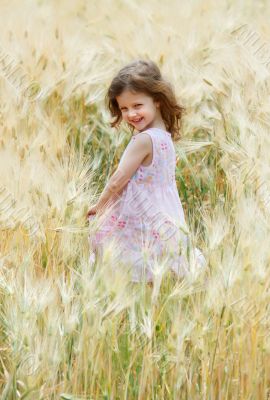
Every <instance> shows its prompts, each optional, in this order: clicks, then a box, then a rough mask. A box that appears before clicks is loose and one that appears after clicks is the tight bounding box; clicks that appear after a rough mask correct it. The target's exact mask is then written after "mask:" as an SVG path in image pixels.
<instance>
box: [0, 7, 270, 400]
mask: <svg viewBox="0 0 270 400" xmlns="http://www.w3.org/2000/svg"><path fill="white" fill-rule="evenodd" d="M269 17H270V3H269V2H268V1H262V0H258V1H256V2H254V1H250V0H246V1H241V0H236V1H229V0H226V1H225V0H220V1H219V2H216V1H211V0H207V1H200V0H197V1H195V0H189V1H187V0H184V1H177V0H171V1H165V2H160V1H158V0H149V1H147V2H143V1H141V0H137V1H135V0H125V1H124V0H110V1H109V0H101V1H95V0H91V1H80V0H76V1H69V0H66V1H63V0H62V1H61V0H60V1H52V0H48V1H41V0H40V1H38V0H36V1H30V0H29V1H26V0H22V1H18V0H15V1H5V0H1V2H0V31H1V35H0V38H1V39H0V176H1V181H0V228H1V230H0V232H1V233H0V234H1V239H0V248H1V252H0V298H1V301H0V303H1V305H0V347H1V355H0V360H1V363H0V388H1V389H0V392H2V398H3V399H58V398H59V399H60V398H62V399H82V398H84V399H86V398H87V399H153V398H155V399H206V398H207V399H222V400H223V399H236V398H237V399H267V398H268V396H269V390H270V380H269V376H270V371H269V365H270V364H269V352H270V339H269V334H268V332H269V318H270V316H269V297H270V294H269V278H270V274H269V263H270V252H269V248H270V246H269V245H270V235H269V209H270V208H269V204H270V184H269V177H270V168H269V167H270V166H269V152H270V143H269V127H270V114H269V106H270V28H269V23H268V22H269ZM137 58H147V59H152V60H153V61H155V62H156V63H157V64H158V65H159V67H160V69H161V72H162V74H163V75H164V76H165V77H166V78H167V79H168V80H170V81H171V82H172V84H173V85H174V88H175V93H176V96H177V98H178V100H179V102H180V103H181V104H182V105H183V106H184V107H185V108H186V111H187V112H186V114H185V116H184V119H183V126H182V131H181V140H180V141H179V142H177V143H175V150H176V154H177V170H176V180H177V188H178V191H179V196H180V199H181V201H182V204H183V207H184V211H185V215H186V218H187V221H188V223H189V225H190V227H191V231H192V235H193V236H194V240H196V243H197V244H198V246H199V247H200V248H201V249H202V252H203V253H204V254H205V257H206V258H207V265H208V268H207V272H206V273H205V274H204V275H203V276H200V277H187V278H185V279H183V280H181V281H175V280H173V279H172V278H171V277H165V276H157V280H156V281H155V283H154V288H153V290H150V289H148V288H145V287H140V288H136V290H134V291H133V290H130V288H129V285H128V281H127V277H126V276H123V275H121V274H117V273H115V272H112V271H111V269H110V268H111V265H113V262H114V261H113V251H112V249H111V248H108V251H107V252H106V254H105V256H104V259H103V260H102V262H101V263H100V265H98V268H97V269H96V270H95V271H94V272H93V271H92V270H91V269H90V267H89V264H88V256H89V247H88V241H87V235H88V233H89V230H90V231H91V227H89V226H88V224H87V222H86V220H85V215H86V212H87V210H88V208H89V207H90V206H91V205H93V204H94V203H95V202H96V200H97V198H98V195H99V193H100V192H101V191H102V189H103V187H104V185H105V184H106V181H107V179H108V178H109V176H110V175H111V174H112V173H113V171H114V170H115V168H116V167H117V165H118V162H119V160H120V157H121V155H122V153H123V151H124V149H125V146H126V145H127V143H128V142H129V140H130V137H131V132H130V131H129V130H128V128H127V127H126V126H125V125H124V124H123V125H122V126H121V128H120V129H119V130H116V129H114V128H110V125H109V122H110V115H109V113H108V110H106V108H105V104H104V96H105V93H106V89H107V88H108V85H109V84H110V82H111V79H112V78H113V76H114V74H115V73H116V72H117V71H118V70H119V69H120V68H121V67H122V66H123V65H124V64H126V63H128V62H130V61H132V60H133V59H137Z"/></svg>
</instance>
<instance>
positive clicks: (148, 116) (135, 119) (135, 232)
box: [87, 60, 206, 282]
mask: <svg viewBox="0 0 270 400" xmlns="http://www.w3.org/2000/svg"><path fill="white" fill-rule="evenodd" d="M106 100H107V102H108V108H109V110H110V112H111V115H112V116H113V117H115V119H114V121H113V122H112V123H111V126H112V127H115V126H118V125H119V124H120V123H121V121H122V120H124V121H125V122H126V123H127V124H128V125H129V126H130V127H131V130H132V134H133V135H132V138H131V140H130V142H129V143H128V145H127V147H126V149H125V151H124V153H123V155H122V157H121V160H120V163H119V166H118V168H117V170H116V172H115V173H114V174H113V175H112V176H111V178H110V179H109V181H108V183H107V184H106V186H105V188H104V190H103V192H102V194H101V196H100V198H99V200H98V202H97V203H96V204H95V205H94V206H93V207H91V208H90V210H89V211H88V213H87V217H88V218H90V217H92V216H95V215H97V216H102V217H103V221H102V223H101V226H100V228H99V229H98V230H97V231H96V233H95V234H94V235H93V237H92V238H90V236H89V242H90V245H91V247H92V249H93V250H94V255H96V254H97V253H99V252H101V253H102V249H103V248H104V246H105V245H106V242H107V240H109V239H112V238H113V239H116V241H117V250H118V251H119V260H120V256H121V257H122V259H123V261H124V263H125V266H126V267H128V266H129V267H131V274H132V278H131V280H132V281H133V282H140V281H142V280H143V279H146V281H147V282H153V278H154V274H157V273H160V272H161V265H165V266H166V267H165V268H170V269H171V270H172V271H174V272H175V273H176V274H177V275H179V276H183V275H185V274H186V273H187V272H188V270H189V269H190V266H191V264H192V263H193V265H194V266H195V268H197V267H204V266H205V263H206V261H205V258H204V256H203V255H202V253H201V252H200V250H199V249H197V248H195V249H194V250H192V251H191V248H190V245H189V244H190V243H189V236H188V229H187V226H186V223H185V218H184V212H183V208H182V204H181V201H180V198H179V195H178V191H177V186H176V181H175V167H176V156H175V150H174V145H173V140H174V141H176V140H178V139H179V133H178V132H179V128H180V123H181V117H182V113H183V110H184V109H183V108H182V107H181V106H180V105H179V104H177V101H176V98H175V95H174V92H173V89H172V87H171V85H170V83H168V82H167V81H166V80H165V79H164V78H163V77H162V76H161V73H160V70H159V68H158V66H157V65H156V64H155V63H154V62H152V61H144V60H136V61H134V62H131V63H130V64H128V65H126V66H125V67H123V68H122V69H121V70H120V71H119V72H118V74H117V75H116V76H115V78H114V79H113V80H112V82H111V85H110V87H109V89H108V92H107V95H106ZM146 255H147V257H146ZM158 257H165V258H164V259H163V260H166V262H164V263H163V264H162V263H161V262H158V259H159V260H161V258H158ZM163 268H164V267H163Z"/></svg>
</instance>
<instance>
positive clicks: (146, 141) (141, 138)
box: [132, 131, 152, 150]
mask: <svg viewBox="0 0 270 400" xmlns="http://www.w3.org/2000/svg"><path fill="white" fill-rule="evenodd" d="M132 139H136V140H134V141H135V142H137V143H138V144H141V145H142V146H147V148H149V149H150V150H151V149H152V139H151V136H150V135H149V134H148V133H147V132H146V131H145V132H140V133H137V134H136V135H135V136H133V138H132Z"/></svg>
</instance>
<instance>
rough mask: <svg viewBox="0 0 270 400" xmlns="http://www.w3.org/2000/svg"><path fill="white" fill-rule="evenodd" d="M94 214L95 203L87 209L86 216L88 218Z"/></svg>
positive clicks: (95, 209)
mask: <svg viewBox="0 0 270 400" xmlns="http://www.w3.org/2000/svg"><path fill="white" fill-rule="evenodd" d="M96 214H97V206H96V204H95V205H94V206H92V207H91V208H90V209H89V210H88V211H87V214H86V218H87V219H88V218H89V217H90V216H94V215H96Z"/></svg>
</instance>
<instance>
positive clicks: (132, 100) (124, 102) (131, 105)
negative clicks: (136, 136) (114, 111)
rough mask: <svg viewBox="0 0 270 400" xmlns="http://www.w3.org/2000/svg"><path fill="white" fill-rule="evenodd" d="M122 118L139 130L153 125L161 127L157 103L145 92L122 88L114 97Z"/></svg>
mask: <svg viewBox="0 0 270 400" xmlns="http://www.w3.org/2000/svg"><path fill="white" fill-rule="evenodd" d="M116 101H117V103H118V107H119V109H120V111H121V113H122V118H123V120H124V121H126V122H127V123H128V124H130V125H132V126H134V128H135V129H136V130H138V131H139V132H141V131H143V130H145V129H147V128H153V127H163V121H162V118H161V114H160V109H159V103H158V102H156V101H153V99H152V97H151V96H148V95H146V94H145V93H135V92H131V91H130V90H124V91H123V92H122V93H121V94H120V95H119V96H117V97H116Z"/></svg>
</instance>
